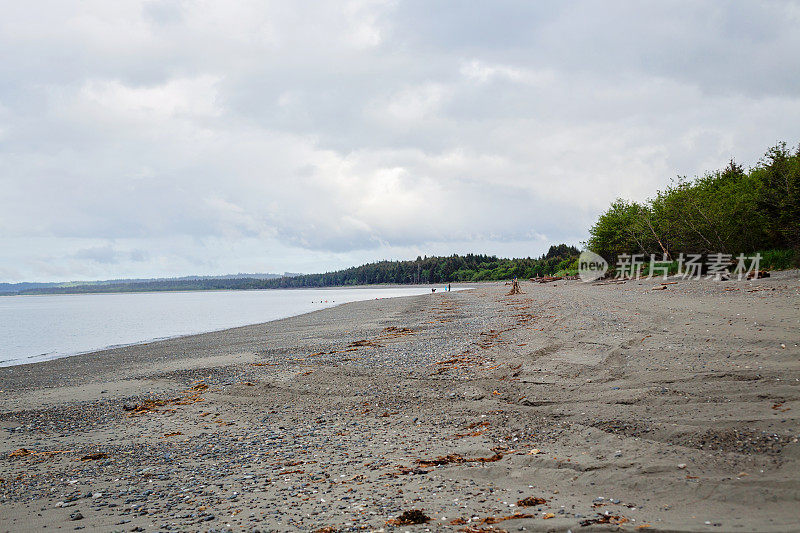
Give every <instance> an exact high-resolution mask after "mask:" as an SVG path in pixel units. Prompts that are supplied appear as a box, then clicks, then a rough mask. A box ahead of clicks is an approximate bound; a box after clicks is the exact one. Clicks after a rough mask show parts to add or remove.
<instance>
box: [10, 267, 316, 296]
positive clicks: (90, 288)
mask: <svg viewBox="0 0 800 533" xmlns="http://www.w3.org/2000/svg"><path fill="white" fill-rule="evenodd" d="M299 275H301V274H297V273H293V272H285V273H283V274H265V273H253V274H246V273H240V274H225V275H221V276H182V277H177V278H133V279H108V280H100V281H64V282H51V283H35V282H21V283H0V295H3V294H5V295H8V294H63V293H82V292H120V291H121V287H128V288H129V289H127V290H145V291H147V290H158V289H151V288H149V287H151V286H161V285H164V284H171V283H176V284H179V285H185V286H187V287H190V288H189V289H186V290H191V286H193V285H195V284H197V283H198V282H206V281H215V280H219V281H224V280H240V279H250V280H268V279H279V278H283V277H292V276H299ZM133 286H141V289H133V288H132V287H133ZM167 290H169V289H167ZM177 290H180V289H177Z"/></svg>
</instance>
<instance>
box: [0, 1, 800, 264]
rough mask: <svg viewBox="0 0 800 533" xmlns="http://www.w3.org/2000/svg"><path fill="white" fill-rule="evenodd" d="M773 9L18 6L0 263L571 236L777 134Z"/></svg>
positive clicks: (208, 258)
mask: <svg viewBox="0 0 800 533" xmlns="http://www.w3.org/2000/svg"><path fill="white" fill-rule="evenodd" d="M798 22H800V4H799V3H798V2H781V3H777V2H775V3H772V2H763V3H761V2H728V3H696V2H667V3H660V4H642V3H639V2H611V3H609V2H599V1H597V2H568V3H558V4H555V3H553V4H543V3H530V2H492V3H483V4H480V3H479V4H469V5H468V4H463V3H451V2H403V3H395V2H381V1H369V0H363V1H350V2H346V3H344V4H342V3H340V2H318V3H315V4H314V6H313V8H308V7H301V6H299V5H294V4H291V3H289V4H287V3H283V2H274V3H263V2H244V1H243V2H227V3H222V4H216V5H213V4H212V5H209V4H203V5H202V6H200V5H199V4H195V3H193V2H188V1H175V2H171V1H168V0H158V1H148V2H114V3H108V2H100V1H97V2H80V3H78V2H75V3H72V2H60V3H56V4H53V5H51V6H49V7H48V9H41V8H38V7H36V6H33V5H30V6H29V5H24V4H20V5H18V6H15V9H14V10H12V11H9V13H8V14H7V16H5V17H3V18H2V19H1V20H0V54H2V55H3V57H4V61H2V62H0V195H1V196H0V201H1V202H2V205H3V209H2V210H0V245H1V246H0V264H2V265H3V267H2V269H0V277H2V278H3V280H18V279H45V278H58V279H77V278H88V277H122V276H148V275H180V274H188V273H226V272H234V271H256V270H262V271H266V270H271V271H279V272H282V271H286V270H288V271H318V270H325V269H329V268H338V267H342V266H347V265H349V264H353V263H358V262H361V261H366V260H375V259H381V258H400V257H411V256H416V255H417V254H419V253H452V252H468V251H489V252H492V253H501V254H504V255H517V256H528V255H537V254H539V253H541V252H542V251H544V250H545V249H546V248H547V246H548V245H549V244H551V243H555V242H561V241H567V242H572V243H577V242H578V241H580V240H581V239H584V238H585V236H586V231H587V229H588V227H589V225H590V224H591V222H592V221H593V219H594V218H595V217H596V215H597V214H598V213H599V212H600V211H602V210H603V209H604V208H605V207H606V205H607V204H608V202H609V201H611V200H613V199H614V198H616V197H618V196H623V197H628V198H633V199H643V198H645V197H646V196H648V195H651V194H652V193H653V192H654V191H655V189H656V188H657V187H661V186H664V185H665V184H666V183H667V182H668V180H669V179H670V178H671V177H673V176H675V175H676V174H688V175H693V174H699V173H702V172H704V171H706V170H710V169H714V168H718V167H720V166H722V165H724V163H725V162H726V161H727V160H728V159H729V158H730V157H732V156H735V157H736V158H737V159H738V160H740V161H743V162H745V163H747V164H751V163H754V162H755V161H756V160H757V159H758V157H759V156H760V154H761V153H762V152H763V150H764V149H765V148H766V147H767V146H769V145H771V144H773V143H775V142H776V141H779V140H787V141H789V142H792V143H795V142H797V141H798V139H797V138H796V134H797V131H796V124H797V123H798V122H800V91H799V90H798V87H800V56H798V54H796V53H794V50H797V49H799V48H800V34H798V32H796V31H795V28H796V27H797V24H798ZM793 135H794V136H795V137H792V136H793ZM76 250H77V251H76Z"/></svg>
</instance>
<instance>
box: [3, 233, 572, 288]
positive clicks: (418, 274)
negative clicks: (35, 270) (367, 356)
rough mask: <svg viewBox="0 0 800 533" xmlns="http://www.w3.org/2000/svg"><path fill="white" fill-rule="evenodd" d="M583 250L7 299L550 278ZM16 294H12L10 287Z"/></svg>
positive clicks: (102, 284) (191, 279)
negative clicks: (89, 294)
mask: <svg viewBox="0 0 800 533" xmlns="http://www.w3.org/2000/svg"><path fill="white" fill-rule="evenodd" d="M579 253H580V252H579V250H578V249H577V248H575V247H574V246H568V245H566V244H560V245H558V246H551V247H550V249H549V250H548V252H547V253H546V254H544V255H542V256H541V257H538V258H530V257H528V258H521V259H502V258H498V257H497V256H494V255H483V254H467V255H451V256H437V257H427V256H425V257H417V259H415V260H408V261H378V262H375V263H368V264H365V265H361V266H357V267H351V268H346V269H344V270H337V271H334V272H326V273H324V274H291V273H286V274H284V275H278V274H232V275H227V276H185V277H182V278H160V279H136V280H108V281H94V282H70V283H60V284H58V283H53V284H47V283H40V284H36V283H29V284H25V283H18V284H3V286H4V287H3V288H2V289H0V290H1V291H2V293H5V294H79V293H100V292H104V293H108V292H152V291H191V290H247V289H288V288H303V287H341V286H352V285H374V284H389V283H391V284H399V285H407V284H415V283H449V282H459V281H461V282H468V281H486V280H504V279H511V278H513V277H518V278H530V277H534V276H546V275H551V274H555V273H557V272H560V271H566V270H569V269H574V268H575V265H576V262H577V258H578V255H579ZM9 287H10V288H11V290H8V288H9Z"/></svg>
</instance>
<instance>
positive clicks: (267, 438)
mask: <svg viewBox="0 0 800 533" xmlns="http://www.w3.org/2000/svg"><path fill="white" fill-rule="evenodd" d="M658 287H661V284H660V283H659V282H657V281H641V282H628V283H624V284H614V283H598V284H591V285H586V284H583V283H581V282H578V281H567V282H563V281H562V282H556V283H550V284H544V285H539V284H533V283H527V282H523V283H522V290H523V292H524V294H521V295H515V296H506V292H507V291H508V287H506V286H504V285H502V284H481V285H478V286H477V287H476V288H475V289H474V290H470V291H464V292H452V293H436V294H430V295H425V296H415V297H407V298H397V299H389V300H376V301H367V302H356V303H351V304H345V305H342V306H339V307H336V308H332V309H326V310H322V311H318V312H314V313H310V314H307V315H302V316H299V317H293V318H289V319H285V320H280V321H276V322H270V323H266V324H259V325H254V326H246V327H242V328H235V329H232V330H226V331H223V332H215V333H208V334H203V335H195V336H190V337H183V338H179V339H172V340H168V341H162V342H156V343H151V344H144V345H136V346H129V347H125V348H119V349H114V350H107V351H104V352H98V353H94V354H84V355H79V356H74V357H69V358H64V359H58V360H54V361H47V362H42V363H37V364H32V365H24V366H17V367H9V368H0V390H1V391H2V392H0V431H2V434H3V437H4V438H3V440H2V442H0V478H2V481H0V530H3V531H6V530H7V531H25V530H37V531H42V530H44V531H49V530H56V529H61V530H74V529H76V528H84V529H86V530H90V531H143V530H144V531H167V530H175V531H184V530H188V531H195V530H202V531H221V530H229V529H231V530H237V531H238V530H247V531H250V530H261V531H315V530H322V531H378V530H381V529H383V530H385V531H394V530H397V531H425V530H431V531H468V532H469V531H484V530H487V531H501V530H506V531H520V530H526V531H567V530H569V529H571V530H572V531H592V530H616V529H620V528H621V529H623V530H637V528H642V529H650V530H655V531H800V519H798V516H799V515H798V513H797V508H798V502H799V501H800V444H798V434H800V424H798V422H800V421H799V420H798V413H800V394H798V390H799V389H798V387H799V386H800V347H798V342H800V273H798V272H797V271H791V272H782V273H777V274H776V275H774V276H773V277H771V278H768V279H764V280H757V281H751V282H735V281H731V282H712V281H679V282H678V283H676V284H671V285H666V286H665V287H666V289H664V290H654V288H658ZM526 499H527V501H526ZM526 504H530V505H526ZM410 510H421V511H422V513H416V514H415V515H414V516H417V517H419V516H420V514H424V516H426V517H428V518H429V519H430V520H429V521H428V522H426V523H424V524H419V525H398V521H399V522H402V521H403V520H402V517H403V516H410V515H403V513H404V512H406V511H410ZM326 528H327V529H326Z"/></svg>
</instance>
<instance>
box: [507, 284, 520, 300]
mask: <svg viewBox="0 0 800 533" xmlns="http://www.w3.org/2000/svg"><path fill="white" fill-rule="evenodd" d="M513 294H522V291H521V290H520V288H519V281H517V280H514V281H513V282H511V290H510V291H508V294H506V296H511V295H513Z"/></svg>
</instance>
